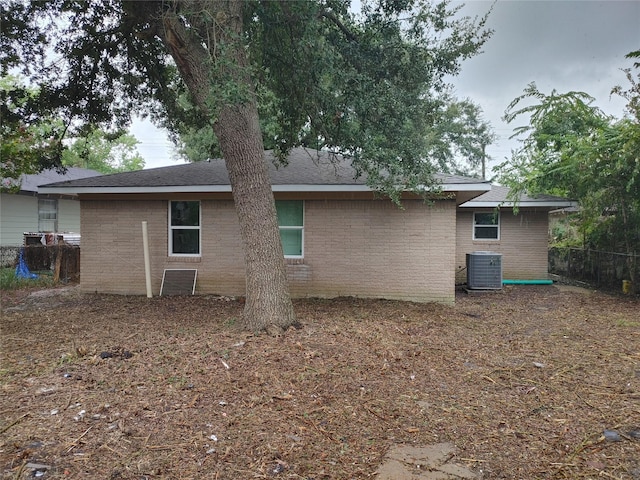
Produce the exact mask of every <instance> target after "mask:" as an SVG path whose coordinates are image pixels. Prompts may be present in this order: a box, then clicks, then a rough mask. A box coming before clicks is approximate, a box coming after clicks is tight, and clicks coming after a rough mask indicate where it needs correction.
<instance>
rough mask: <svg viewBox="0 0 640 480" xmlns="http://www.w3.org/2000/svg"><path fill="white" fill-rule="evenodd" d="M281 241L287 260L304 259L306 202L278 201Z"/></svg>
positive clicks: (277, 209)
mask: <svg viewBox="0 0 640 480" xmlns="http://www.w3.org/2000/svg"><path fill="white" fill-rule="evenodd" d="M276 211H277V213H278V227H279V229H280V240H281V242H282V249H283V250H284V256H285V258H302V257H303V253H304V202H303V201H302V200H276Z"/></svg>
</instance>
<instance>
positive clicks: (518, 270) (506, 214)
mask: <svg viewBox="0 0 640 480" xmlns="http://www.w3.org/2000/svg"><path fill="white" fill-rule="evenodd" d="M483 211H485V212H492V211H493V210H491V209H484V210H483V209H478V210H475V212H483ZM473 213H474V211H466V210H464V211H460V210H459V211H458V215H457V225H456V230H457V231H456V238H457V240H456V245H457V247H456V251H457V253H456V283H465V282H466V278H467V277H466V275H467V272H466V270H465V266H466V254H467V253H472V252H475V251H491V252H497V253H501V254H502V277H503V278H504V279H511V280H527V279H546V278H547V277H548V261H547V257H548V228H549V214H548V212H547V211H532V210H529V211H527V210H524V209H521V210H520V212H519V213H518V215H513V211H512V210H511V209H509V208H505V209H502V210H501V211H500V239H499V240H497V241H496V240H473Z"/></svg>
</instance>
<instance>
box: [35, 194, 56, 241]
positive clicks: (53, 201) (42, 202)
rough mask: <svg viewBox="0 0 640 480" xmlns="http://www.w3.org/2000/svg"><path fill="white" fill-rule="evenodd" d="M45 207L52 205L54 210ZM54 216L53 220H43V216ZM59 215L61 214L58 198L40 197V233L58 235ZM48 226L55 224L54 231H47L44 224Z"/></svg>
mask: <svg viewBox="0 0 640 480" xmlns="http://www.w3.org/2000/svg"><path fill="white" fill-rule="evenodd" d="M45 205H52V206H53V207H52V208H43V207H44V206H45ZM45 214H47V215H50V214H53V215H54V217H53V218H43V215H45ZM58 214H59V204H58V199H57V198H42V197H38V232H45V233H46V232H53V233H56V232H57V231H58ZM44 222H46V223H47V224H51V223H53V230H45V229H44V228H43V223H44Z"/></svg>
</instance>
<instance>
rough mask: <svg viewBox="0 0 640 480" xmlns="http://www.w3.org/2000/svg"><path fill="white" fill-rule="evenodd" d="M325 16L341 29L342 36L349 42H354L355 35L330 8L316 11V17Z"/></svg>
mask: <svg viewBox="0 0 640 480" xmlns="http://www.w3.org/2000/svg"><path fill="white" fill-rule="evenodd" d="M321 17H324V18H327V19H329V20H331V21H332V22H333V23H334V24H335V25H336V26H337V27H338V28H339V29H340V30H341V31H342V33H344V36H345V37H347V40H349V41H350V42H355V41H356V40H357V39H356V36H355V35H354V34H353V33H352V32H351V31H350V30H349V29H348V28H347V27H345V25H344V24H343V23H342V22H341V21H340V19H339V18H338V17H337V16H336V14H335V13H334V12H332V11H331V10H323V11H321V12H319V13H318V18H321Z"/></svg>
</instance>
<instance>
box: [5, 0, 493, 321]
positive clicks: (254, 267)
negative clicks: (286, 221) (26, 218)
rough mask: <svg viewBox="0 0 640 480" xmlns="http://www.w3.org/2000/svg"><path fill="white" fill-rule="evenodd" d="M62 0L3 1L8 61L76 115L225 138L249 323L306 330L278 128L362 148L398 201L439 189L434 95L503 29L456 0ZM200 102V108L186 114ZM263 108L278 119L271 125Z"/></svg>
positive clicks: (381, 184) (379, 184)
mask: <svg viewBox="0 0 640 480" xmlns="http://www.w3.org/2000/svg"><path fill="white" fill-rule="evenodd" d="M349 7H350V2H349V1H348V0H300V1H295V2H288V1H268V0H150V1H143V2H141V1H125V0H52V1H49V2H36V1H33V2H25V1H24V0H8V1H5V2H3V3H2V6H1V7H0V8H1V10H2V11H1V12H0V13H1V14H2V18H3V19H4V21H5V25H6V26H7V27H6V28H5V26H4V25H3V30H5V31H3V37H2V39H1V40H0V62H1V65H2V68H3V69H5V70H6V69H9V68H20V69H21V70H22V71H23V72H24V74H25V75H28V76H29V78H30V79H31V81H33V82H38V83H39V85H41V86H42V87H46V88H43V91H44V92H45V94H46V95H47V97H46V98H47V99H48V101H49V102H50V104H51V105H52V106H54V107H55V108H56V109H57V111H58V112H59V113H60V115H62V116H63V117H64V118H68V119H73V121H76V122H77V121H83V122H90V123H92V124H96V125H99V124H110V125H113V126H115V127H118V126H122V125H126V123H127V122H128V121H129V119H130V115H131V114H132V113H139V114H148V115H151V117H152V118H153V119H156V120H157V121H159V122H160V123H162V124H163V126H165V127H168V128H169V130H172V131H176V130H177V129H178V127H179V126H180V125H182V126H184V125H185V122H186V124H189V122H193V124H194V125H197V126H198V128H200V127H202V126H204V128H205V129H210V130H211V131H213V132H214V134H215V137H216V140H217V145H218V147H219V150H220V153H221V155H222V156H223V158H224V159H225V162H226V166H227V170H228V172H229V178H230V181H231V185H232V190H233V196H234V202H235V205H236V210H237V213H238V218H239V223H240V230H241V237H242V245H243V247H244V252H245V265H246V282H247V283H246V304H245V311H244V322H245V326H246V327H247V328H249V329H252V330H264V329H268V328H270V327H275V328H276V329H282V328H287V327H288V326H290V325H292V324H293V323H295V314H294V311H293V307H292V303H291V300H290V297H289V292H288V285H287V278H286V274H285V265H284V260H283V253H282V247H281V244H280V238H279V233H278V226H277V220H276V212H275V204H274V200H273V194H272V191H271V186H270V183H269V178H268V175H267V168H266V165H265V162H264V157H263V151H264V144H265V140H264V136H265V134H266V135H268V141H267V144H268V145H270V146H271V145H272V146H274V147H275V150H276V152H277V153H278V156H279V158H280V159H281V160H283V161H284V159H286V154H287V152H288V150H289V149H290V148H292V147H294V146H297V145H309V146H313V147H315V148H318V149H332V150H334V151H338V152H341V153H344V154H346V155H348V156H349V157H350V158H351V159H352V161H353V164H354V166H355V168H356V170H357V171H358V172H359V173H360V174H363V175H366V178H367V181H368V182H369V184H370V185H371V186H372V187H373V188H375V189H377V190H378V191H380V192H381V193H383V194H386V195H389V196H390V197H392V198H395V199H397V198H399V191H400V190H403V189H424V188H425V187H427V186H429V185H433V176H432V173H433V166H432V165H431V162H429V161H425V157H426V155H427V154H428V152H429V145H428V138H427V137H426V136H425V135H424V132H425V128H426V126H429V125H432V124H433V123H434V122H435V121H436V120H437V117H438V115H439V114H438V102H436V101H434V98H435V96H437V94H438V93H439V92H442V91H444V89H445V88H446V81H445V78H448V77H447V76H450V75H455V74H456V73H458V71H459V69H460V64H461V61H462V60H464V59H465V58H468V57H470V56H473V55H475V54H477V53H478V52H479V50H480V48H481V46H482V44H483V43H484V42H485V41H486V40H487V38H488V37H489V35H490V32H489V31H488V30H486V29H485V27H484V24H485V20H486V17H485V18H473V19H472V18H468V17H464V16H462V15H461V14H460V11H459V10H460V8H461V7H455V8H452V7H451V6H450V5H449V2H448V1H446V0H445V1H442V2H438V3H431V2H429V1H428V0H378V1H370V2H363V3H362V11H361V12H357V13H356V12H353V11H351V10H350V8H349ZM185 98H188V103H189V104H191V105H193V106H194V109H190V110H189V109H187V110H186V111H185V109H184V108H183V107H184V105H185V103H184V102H182V103H181V100H184V99H185ZM260 113H262V114H263V118H268V119H269V122H266V123H267V124H268V125H267V124H265V122H263V123H262V124H261V120H260V119H261V117H260Z"/></svg>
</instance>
